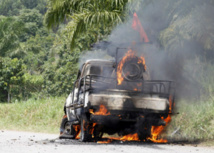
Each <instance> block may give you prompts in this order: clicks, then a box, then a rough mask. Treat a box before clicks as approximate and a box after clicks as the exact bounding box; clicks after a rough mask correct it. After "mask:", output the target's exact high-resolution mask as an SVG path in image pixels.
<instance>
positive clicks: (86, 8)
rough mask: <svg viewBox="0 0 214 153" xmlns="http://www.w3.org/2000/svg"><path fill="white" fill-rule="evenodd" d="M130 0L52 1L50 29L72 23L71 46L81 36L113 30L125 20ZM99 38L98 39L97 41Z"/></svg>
mask: <svg viewBox="0 0 214 153" xmlns="http://www.w3.org/2000/svg"><path fill="white" fill-rule="evenodd" d="M128 2H129V0H84V1H79V0H50V1H49V8H48V11H47V13H46V16H45V23H46V24H47V27H48V28H51V27H54V26H57V25H59V24H60V23H63V22H66V21H70V22H69V23H68V25H67V29H68V31H70V38H71V46H72V47H74V45H75V39H76V38H77V37H78V36H79V35H80V34H81V33H85V32H88V31H90V30H91V29H93V30H94V31H98V30H99V29H100V28H103V29H105V28H107V29H108V28H109V29H112V28H113V27H114V26H115V25H117V24H118V23H120V22H122V21H123V20H124V19H125V15H126V13H125V10H126V4H127V3H128ZM98 39H99V36H98V37H97V38H96V41H97V40H98Z"/></svg>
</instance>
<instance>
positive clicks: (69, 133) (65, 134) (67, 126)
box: [59, 115, 76, 139]
mask: <svg viewBox="0 0 214 153" xmlns="http://www.w3.org/2000/svg"><path fill="white" fill-rule="evenodd" d="M75 136H76V131H75V130H74V128H73V125H72V123H70V122H68V118H67V115H64V116H63V119H62V122H61V125H60V136H59V138H60V139H75Z"/></svg>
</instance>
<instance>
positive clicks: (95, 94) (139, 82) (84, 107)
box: [64, 60, 175, 141]
mask: <svg viewBox="0 0 214 153" xmlns="http://www.w3.org/2000/svg"><path fill="white" fill-rule="evenodd" d="M136 64H137V63H136V62H135V63H134V64H133V65H132V64H130V65H125V69H124V72H123V73H126V71H129V69H134V71H132V72H131V73H130V75H127V74H128V73H126V74H123V75H124V76H125V77H124V80H123V84H121V85H118V80H117V66H118V64H117V61H116V62H115V61H107V60H89V61H86V62H85V64H84V65H83V66H82V70H81V71H80V72H79V74H78V78H77V81H76V82H75V83H74V88H73V91H72V92H71V93H70V95H69V96H68V98H67V100H66V103H65V106H64V111H65V114H66V115H67V120H68V122H69V123H71V124H70V125H71V127H72V126H73V125H80V126H81V137H80V139H81V141H90V140H91V138H92V136H94V138H96V139H98V138H100V137H102V134H103V133H105V132H106V133H108V134H114V133H118V134H119V135H125V134H130V133H136V132H137V133H138V135H139V137H140V139H142V140H143V139H146V138H147V137H149V136H150V134H151V126H160V125H165V124H166V123H165V121H164V120H163V118H166V117H167V116H168V114H169V108H170V102H169V99H170V98H171V102H172V106H173V103H174V93H175V90H174V89H175V88H174V86H175V84H174V83H173V82H172V81H162V80H156V81H155V80H150V77H149V73H148V70H146V69H144V67H143V66H138V65H136ZM135 69H136V70H135ZM136 71H137V72H136ZM101 105H103V106H105V108H106V109H107V112H105V113H104V114H99V113H97V112H99V111H100V106H101ZM93 123H96V126H95V127H94V126H93ZM71 130H74V128H71ZM71 133H74V132H72V131H71ZM76 133H77V132H76Z"/></svg>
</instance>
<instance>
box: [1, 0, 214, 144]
mask: <svg viewBox="0 0 214 153" xmlns="http://www.w3.org/2000/svg"><path fill="white" fill-rule="evenodd" d="M213 8H214V0H188V1H187V0H161V1H155V0H108V1H107V0H102V1H100V0H99V1H98V0H85V1H84V2H83V1H79V0H72V1H71V0H17V1H14V0H0V129H10V130H28V131H37V132H50V133H58V131H59V124H60V121H61V117H62V115H63V104H64V101H65V97H66V95H68V93H69V92H70V91H71V90H72V84H73V82H74V81H75V79H76V75H77V72H78V69H79V65H78V61H79V58H80V56H81V55H83V54H85V53H86V52H87V53H88V52H89V54H91V53H90V51H88V50H91V49H92V45H93V44H95V43H99V42H101V41H103V40H108V37H109V35H110V34H111V33H112V31H114V30H115V28H117V26H118V25H121V24H123V23H127V20H128V17H130V16H132V15H133V13H134V12H137V14H138V15H139V18H140V20H141V18H142V19H143V21H141V22H142V25H143V26H144V27H145V31H146V32H147V34H148V37H149V38H150V39H151V40H152V41H153V42H154V44H155V45H156V46H159V47H160V52H164V53H165V54H166V55H167V57H168V59H170V60H174V63H175V64H176V67H175V68H176V69H175V70H174V71H176V72H177V73H176V74H173V75H174V76H177V77H175V78H176V79H177V80H176V81H178V82H179V83H178V86H180V87H181V88H179V96H180V97H179V99H178V101H177V102H176V104H177V107H178V111H179V113H180V114H179V115H175V116H174V117H173V118H172V122H171V124H170V125H169V127H168V131H167V133H168V135H169V136H171V137H174V138H176V139H188V140H194V139H200V140H207V139H211V140H214V132H213V131H214V129H213V127H214V117H213V111H214V98H213V97H214V77H213V76H214V61H213V59H214V26H213V23H214V18H213V16H212V14H214V9H213ZM154 22H155V23H154ZM99 51H100V50H99ZM101 52H102V51H101ZM167 66H169V65H167ZM179 72H182V73H181V74H180V75H179ZM169 73H170V71H169ZM184 78H185V79H184ZM180 83H181V84H180ZM193 89H194V90H193ZM62 96H64V97H62Z"/></svg>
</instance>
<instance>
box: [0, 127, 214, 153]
mask: <svg viewBox="0 0 214 153" xmlns="http://www.w3.org/2000/svg"><path fill="white" fill-rule="evenodd" d="M46 152H47V153H75V152H77V153H84V152H87V153H120V152H122V153H144V152H145V153H214V147H198V146H197V145H186V144H180V145H178V144H154V143H145V142H122V141H115V142H112V143H110V144H97V143H96V142H90V143H83V142H80V141H79V140H60V139H58V135H54V134H43V133H30V132H19V131H2V130H1V131H0V153H46Z"/></svg>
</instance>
